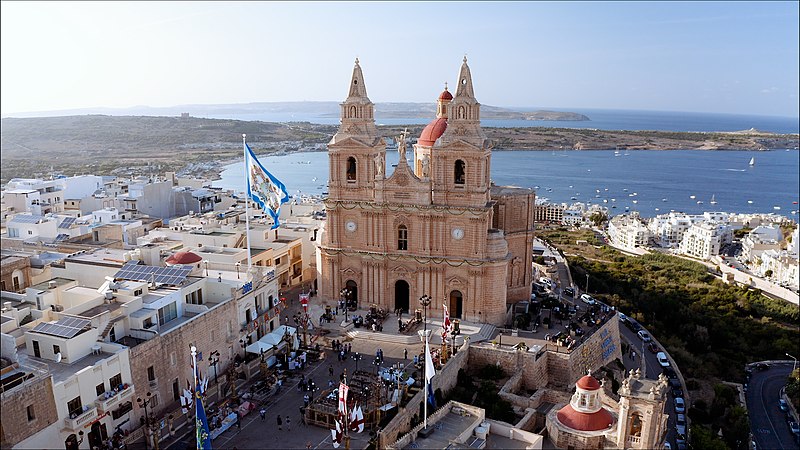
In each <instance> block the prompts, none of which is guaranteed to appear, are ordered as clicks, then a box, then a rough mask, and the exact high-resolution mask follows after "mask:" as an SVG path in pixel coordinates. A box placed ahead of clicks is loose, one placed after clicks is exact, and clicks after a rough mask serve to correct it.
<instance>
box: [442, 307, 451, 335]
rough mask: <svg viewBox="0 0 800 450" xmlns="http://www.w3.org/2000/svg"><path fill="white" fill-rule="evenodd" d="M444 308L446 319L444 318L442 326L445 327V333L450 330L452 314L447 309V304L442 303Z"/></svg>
mask: <svg viewBox="0 0 800 450" xmlns="http://www.w3.org/2000/svg"><path fill="white" fill-rule="evenodd" d="M442 308H444V320H442V328H444V332H445V333H449V332H450V326H451V324H450V314H449V313H448V311H447V305H445V304H442Z"/></svg>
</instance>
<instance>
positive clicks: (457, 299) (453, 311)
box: [450, 291, 464, 319]
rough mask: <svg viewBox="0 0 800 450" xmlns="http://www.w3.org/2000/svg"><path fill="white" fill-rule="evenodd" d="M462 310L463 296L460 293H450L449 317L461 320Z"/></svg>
mask: <svg viewBox="0 0 800 450" xmlns="http://www.w3.org/2000/svg"><path fill="white" fill-rule="evenodd" d="M463 308H464V296H463V295H461V291H452V292H450V317H452V318H453V319H461V314H462V311H463Z"/></svg>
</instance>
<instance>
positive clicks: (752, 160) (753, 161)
mask: <svg viewBox="0 0 800 450" xmlns="http://www.w3.org/2000/svg"><path fill="white" fill-rule="evenodd" d="M755 165H756V157H755V156H753V157H752V158H750V167H753V166H755Z"/></svg>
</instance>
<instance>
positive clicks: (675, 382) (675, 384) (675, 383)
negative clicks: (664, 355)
mask: <svg viewBox="0 0 800 450" xmlns="http://www.w3.org/2000/svg"><path fill="white" fill-rule="evenodd" d="M670 370H672V369H670ZM665 374H666V371H665ZM669 385H670V387H672V389H681V388H682V387H683V386H681V380H679V379H678V377H675V378H670V379H669ZM677 397H682V396H681V395H678V396H677Z"/></svg>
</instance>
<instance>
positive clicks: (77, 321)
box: [56, 317, 92, 328]
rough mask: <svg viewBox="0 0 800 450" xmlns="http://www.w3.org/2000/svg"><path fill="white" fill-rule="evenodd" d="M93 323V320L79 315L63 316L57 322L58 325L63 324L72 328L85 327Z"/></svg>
mask: <svg viewBox="0 0 800 450" xmlns="http://www.w3.org/2000/svg"><path fill="white" fill-rule="evenodd" d="M91 323H92V321H91V320H88V319H81V318H79V317H62V318H61V319H60V320H59V321H58V322H56V325H63V326H65V327H72V328H83V327H85V326H87V325H89V324H91Z"/></svg>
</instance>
